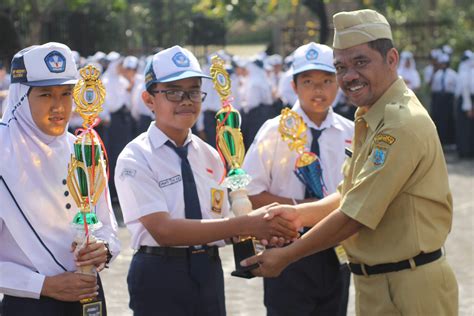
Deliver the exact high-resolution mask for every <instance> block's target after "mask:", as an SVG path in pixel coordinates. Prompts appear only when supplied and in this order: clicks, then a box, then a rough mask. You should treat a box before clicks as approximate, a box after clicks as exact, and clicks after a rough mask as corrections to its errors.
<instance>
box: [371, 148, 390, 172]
mask: <svg viewBox="0 0 474 316" xmlns="http://www.w3.org/2000/svg"><path fill="white" fill-rule="evenodd" d="M386 158H387V150H386V149H384V148H380V147H376V148H375V152H374V156H373V158H372V161H373V163H374V165H376V166H378V167H381V166H382V165H383V164H384V163H385V159H386Z"/></svg>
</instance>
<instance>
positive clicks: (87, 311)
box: [81, 300, 103, 316]
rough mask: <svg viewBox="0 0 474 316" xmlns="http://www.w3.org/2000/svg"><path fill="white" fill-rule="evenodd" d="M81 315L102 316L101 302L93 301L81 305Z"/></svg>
mask: <svg viewBox="0 0 474 316" xmlns="http://www.w3.org/2000/svg"><path fill="white" fill-rule="evenodd" d="M81 307H82V313H81V316H102V315H103V311H102V301H100V300H93V301H91V302H87V303H81Z"/></svg>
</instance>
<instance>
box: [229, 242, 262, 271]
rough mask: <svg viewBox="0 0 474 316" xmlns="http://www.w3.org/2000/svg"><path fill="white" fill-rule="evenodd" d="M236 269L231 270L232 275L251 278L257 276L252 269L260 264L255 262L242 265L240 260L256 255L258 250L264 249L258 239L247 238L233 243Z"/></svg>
mask: <svg viewBox="0 0 474 316" xmlns="http://www.w3.org/2000/svg"><path fill="white" fill-rule="evenodd" d="M233 250H234V262H235V271H232V272H231V275H232V276H235V277H239V278H245V279H251V278H253V277H255V276H254V275H253V274H252V272H251V270H253V269H256V268H258V264H253V265H251V266H248V267H242V266H241V265H240V262H241V261H242V260H244V259H247V258H249V257H252V256H254V255H255V254H257V252H259V251H261V250H263V245H262V244H260V243H259V242H258V241H257V240H256V239H253V238H247V239H245V240H242V241H240V242H238V243H235V244H234V245H233Z"/></svg>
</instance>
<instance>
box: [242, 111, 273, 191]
mask: <svg viewBox="0 0 474 316" xmlns="http://www.w3.org/2000/svg"><path fill="white" fill-rule="evenodd" d="M272 121H273V120H268V121H267V122H265V124H263V126H262V127H261V128H260V130H259V131H258V133H257V135H256V136H255V140H254V141H253V143H252V145H251V146H250V148H249V150H248V151H247V154H246V155H245V159H244V163H243V165H242V168H243V169H244V170H245V171H246V172H247V173H248V174H249V175H250V176H251V177H252V181H251V182H250V184H249V185H248V186H247V191H248V194H249V195H256V194H259V193H262V192H264V191H269V190H270V185H271V167H272V164H273V158H274V157H273V156H274V155H273V154H274V152H275V148H276V145H277V140H278V135H274V134H278V133H274V131H272V129H271V128H269V125H270V122H272Z"/></svg>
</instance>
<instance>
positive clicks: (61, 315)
mask: <svg viewBox="0 0 474 316" xmlns="http://www.w3.org/2000/svg"><path fill="white" fill-rule="evenodd" d="M97 282H98V284H99V291H98V292H99V298H101V300H102V315H103V316H107V307H106V304H105V296H104V290H103V289H102V283H101V281H100V278H97ZM2 307H3V309H2V311H1V315H2V316H27V315H34V316H81V315H82V304H81V303H79V302H62V301H58V300H55V299H53V298H50V297H43V296H41V297H40V299H34V298H25V297H16V296H10V295H5V296H4V297H3V306H2Z"/></svg>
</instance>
